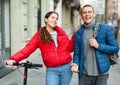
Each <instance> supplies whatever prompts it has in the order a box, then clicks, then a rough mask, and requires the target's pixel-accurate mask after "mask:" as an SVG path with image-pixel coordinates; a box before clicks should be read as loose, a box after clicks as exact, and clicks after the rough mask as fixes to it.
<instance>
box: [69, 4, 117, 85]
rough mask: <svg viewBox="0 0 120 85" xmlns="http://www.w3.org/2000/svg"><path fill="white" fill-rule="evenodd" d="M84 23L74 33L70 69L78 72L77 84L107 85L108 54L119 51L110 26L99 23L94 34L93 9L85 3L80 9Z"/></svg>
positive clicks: (94, 15)
mask: <svg viewBox="0 0 120 85" xmlns="http://www.w3.org/2000/svg"><path fill="white" fill-rule="evenodd" d="M80 15H81V18H82V20H83V21H84V24H83V25H81V27H80V29H79V30H78V31H77V32H76V33H75V35H74V37H73V38H74V39H73V40H74V56H73V64H71V66H72V68H71V70H72V71H73V72H78V74H79V85H107V80H108V76H109V74H108V71H109V69H110V61H109V58H108V54H114V53H117V52H118V51H119V46H118V43H117V41H116V39H115V36H114V33H113V31H112V28H111V27H110V26H108V25H106V24H99V25H98V30H97V31H96V35H94V30H95V27H96V25H97V24H96V21H95V20H94V18H95V17H96V14H95V11H94V9H93V7H92V6H91V5H85V6H83V8H82V9H81V11H80Z"/></svg>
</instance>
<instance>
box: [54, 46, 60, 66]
mask: <svg viewBox="0 0 120 85" xmlns="http://www.w3.org/2000/svg"><path fill="white" fill-rule="evenodd" d="M55 52H56V58H57V63H58V66H60V62H59V58H58V55H57V47H56V46H55Z"/></svg>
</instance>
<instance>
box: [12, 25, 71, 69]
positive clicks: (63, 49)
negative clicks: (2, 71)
mask: <svg viewBox="0 0 120 85" xmlns="http://www.w3.org/2000/svg"><path fill="white" fill-rule="evenodd" d="M40 30H41V29H40ZM55 30H56V32H57V34H58V35H57V42H58V47H57V48H56V46H55V43H54V42H53V43H50V44H45V43H43V42H42V41H41V40H40V39H39V32H37V33H35V35H34V36H33V37H32V39H31V40H30V41H29V42H28V43H27V45H26V46H25V47H24V48H23V49H22V50H20V51H19V52H17V53H16V54H14V55H13V56H11V58H10V59H11V60H15V61H16V62H19V61H21V60H23V59H25V58H27V57H28V56H29V55H30V54H31V53H32V52H34V51H35V50H36V49H37V48H39V49H40V51H41V54H42V58H43V61H44V64H45V65H46V66H47V67H56V66H60V65H63V64H67V63H69V62H71V60H72V57H71V55H70V52H69V51H68V50H67V47H68V44H69V38H68V36H67V35H66V33H65V32H64V31H63V30H62V29H61V28H60V27H58V26H56V27H55Z"/></svg>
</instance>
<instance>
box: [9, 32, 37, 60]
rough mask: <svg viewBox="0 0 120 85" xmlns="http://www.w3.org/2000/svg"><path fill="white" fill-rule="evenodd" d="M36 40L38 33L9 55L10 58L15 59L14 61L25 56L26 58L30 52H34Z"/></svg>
mask: <svg viewBox="0 0 120 85" xmlns="http://www.w3.org/2000/svg"><path fill="white" fill-rule="evenodd" d="M37 40H38V33H36V34H35V35H34V36H33V37H32V39H31V40H30V41H29V42H28V43H27V44H26V46H25V47H24V48H23V49H21V50H20V51H18V52H17V53H15V54H14V55H13V56H11V58H10V59H11V60H15V61H16V62H19V61H21V60H23V59H25V58H27V57H28V56H29V55H30V54H31V53H32V52H34V51H35V50H36V49H37V47H38V44H37Z"/></svg>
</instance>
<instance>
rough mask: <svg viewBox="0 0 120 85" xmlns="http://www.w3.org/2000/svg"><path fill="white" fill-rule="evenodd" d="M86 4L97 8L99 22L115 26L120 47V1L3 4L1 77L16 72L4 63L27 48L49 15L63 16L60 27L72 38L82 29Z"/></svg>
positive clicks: (2, 0)
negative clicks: (81, 11)
mask: <svg viewBox="0 0 120 85" xmlns="http://www.w3.org/2000/svg"><path fill="white" fill-rule="evenodd" d="M85 4H90V5H92V6H93V7H94V9H95V12H96V13H97V16H96V18H95V19H96V20H97V21H98V22H100V23H106V24H109V25H111V26H112V28H113V30H114V32H115V33H116V37H117V40H118V42H119V43H120V30H119V29H120V0H0V77H2V76H4V75H6V74H8V73H10V72H11V71H13V70H12V69H10V68H7V67H5V65H4V60H6V59H9V57H10V56H11V55H12V54H14V53H15V52H16V51H18V50H20V49H21V48H23V47H24V45H25V44H26V43H27V42H28V41H29V40H30V39H31V37H32V36H33V34H34V33H35V32H36V31H37V30H38V28H39V27H40V26H44V20H43V18H44V15H45V14H46V13H47V12H48V11H52V10H54V11H56V12H58V13H59V22H58V25H59V26H61V27H62V28H63V29H64V30H65V31H66V33H67V34H68V36H69V37H71V35H72V33H74V32H75V31H76V30H77V29H79V27H80V25H81V23H82V20H81V18H80V14H79V11H80V9H81V7H82V6H83V5H85Z"/></svg>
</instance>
